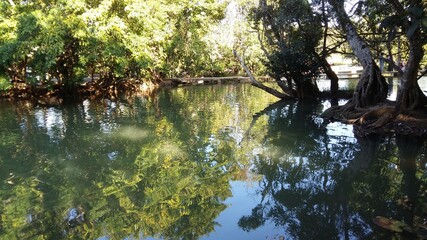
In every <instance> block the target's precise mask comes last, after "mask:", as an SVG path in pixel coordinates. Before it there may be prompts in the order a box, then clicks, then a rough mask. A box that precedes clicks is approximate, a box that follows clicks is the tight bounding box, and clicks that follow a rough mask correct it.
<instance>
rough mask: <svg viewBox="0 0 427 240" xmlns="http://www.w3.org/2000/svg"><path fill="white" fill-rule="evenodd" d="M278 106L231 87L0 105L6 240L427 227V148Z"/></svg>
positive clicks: (308, 235) (352, 233)
mask: <svg viewBox="0 0 427 240" xmlns="http://www.w3.org/2000/svg"><path fill="white" fill-rule="evenodd" d="M274 100H275V99H272V98H270V96H268V95H266V94H265V93H263V92H261V91H259V90H258V89H255V88H252V87H251V86H250V85H237V86H235V85H223V86H204V87H188V88H178V89H172V90H164V91H161V92H160V93H159V94H158V95H156V96H153V97H150V98H135V99H131V100H129V101H118V102H111V101H103V102H92V101H89V100H86V101H84V102H83V103H81V104H75V105H70V106H64V107H62V108H39V107H35V108H33V107H32V106H27V105H10V104H7V103H0V104H1V105H2V107H1V108H0V127H1V129H2V131H1V133H0V138H1V141H0V144H1V148H0V176H1V181H2V184H1V185H0V198H1V201H2V203H3V204H2V205H1V206H0V215H1V222H0V238H2V239H35V238H43V239H138V238H140V239H145V238H162V239H200V238H201V239H227V238H230V237H233V238H235V239H280V238H281V237H285V239H312V238H321V239H351V238H357V239H360V238H362V239H363V238H382V237H387V236H388V235H390V234H391V233H390V232H389V231H387V230H383V229H381V228H380V227H378V226H376V225H375V224H374V223H373V221H372V219H373V218H375V217H376V216H384V217H387V218H393V219H396V220H399V221H404V222H406V223H407V224H409V225H411V226H414V229H417V228H418V227H419V226H421V225H422V219H423V218H424V215H425V209H426V208H425V204H424V203H425V202H427V201H425V200H426V199H425V197H426V196H425V192H426V191H425V190H426V188H425V178H422V175H423V172H422V171H424V170H423V169H424V167H425V159H424V157H418V156H425V154H426V148H425V145H424V142H423V140H422V139H412V138H409V137H405V136H398V137H394V136H385V137H379V136H370V137H365V138H356V137H354V136H353V133H352V131H353V130H352V127H351V126H348V125H343V124H336V123H335V124H326V123H324V122H323V120H322V119H320V118H318V117H317V116H318V114H319V113H320V112H322V111H323V110H324V108H325V106H327V105H328V104H329V103H328V102H319V101H312V102H304V103H303V102H293V101H290V102H277V103H274ZM417 153H419V154H417ZM419 166H420V167H421V168H420V167H419ZM421 170H422V171H421ZM70 213H76V214H70ZM70 218H72V220H73V224H71V225H70V224H67V222H69V219H70ZM74 219H78V220H79V221H74Z"/></svg>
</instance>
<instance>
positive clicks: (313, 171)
mask: <svg viewBox="0 0 427 240" xmlns="http://www.w3.org/2000/svg"><path fill="white" fill-rule="evenodd" d="M319 108H321V103H320V102H311V103H307V102H304V103H303V102H300V103H296V102H277V103H274V104H272V105H270V106H268V107H267V108H265V109H264V110H262V111H260V112H259V113H257V114H255V115H254V117H253V122H252V124H251V127H253V126H254V125H256V121H257V119H258V118H260V117H261V116H262V115H266V116H268V119H269V120H268V122H269V134H268V137H269V140H268V141H270V143H271V146H272V148H275V149H276V150H277V149H279V150H278V151H279V152H276V153H275V156H274V157H272V156H263V157H262V158H261V159H259V161H256V162H255V171H256V172H257V173H258V174H261V175H262V176H263V178H262V180H261V182H260V190H259V192H260V194H261V195H262V198H261V201H260V202H259V203H258V205H257V206H256V207H254V208H253V209H252V213H251V214H250V215H245V216H242V217H241V218H240V220H239V222H238V225H239V226H240V227H241V228H242V229H243V230H245V231H248V232H251V231H253V230H255V229H257V228H259V227H262V226H263V225H264V224H266V223H268V222H273V223H274V224H275V225H276V226H277V227H280V228H284V229H285V231H286V237H285V239H288V238H291V239H383V238H391V237H392V236H394V237H397V238H399V239H412V238H414V237H416V236H417V235H418V237H420V238H426V237H427V235H426V232H425V226H426V225H425V217H426V216H427V208H426V206H427V205H426V204H425V203H426V200H427V198H426V190H427V188H426V174H425V173H424V171H425V162H426V160H425V155H426V153H427V150H426V146H425V141H424V139H421V138H418V137H411V136H377V135H370V136H367V137H361V138H354V141H351V140H350V141H349V139H348V138H347V139H345V141H342V140H343V138H342V137H345V136H341V137H340V136H336V135H335V136H333V135H328V134H326V132H325V129H327V128H328V127H326V128H322V127H319V126H320V125H319V122H318V121H317V120H316V118H315V117H313V114H310V111H313V110H314V111H315V110H316V109H319ZM312 113H313V112H312ZM313 129H315V130H314V131H313ZM249 131H250V130H249ZM377 216H381V217H382V216H384V218H387V219H392V221H393V223H394V224H402V225H405V226H406V225H407V226H408V228H406V229H404V230H402V229H400V231H401V232H400V233H396V232H394V231H396V228H395V229H392V230H390V227H388V226H385V225H384V224H378V225H376V224H375V223H374V221H373V219H374V218H375V217H377ZM393 230H394V231H393Z"/></svg>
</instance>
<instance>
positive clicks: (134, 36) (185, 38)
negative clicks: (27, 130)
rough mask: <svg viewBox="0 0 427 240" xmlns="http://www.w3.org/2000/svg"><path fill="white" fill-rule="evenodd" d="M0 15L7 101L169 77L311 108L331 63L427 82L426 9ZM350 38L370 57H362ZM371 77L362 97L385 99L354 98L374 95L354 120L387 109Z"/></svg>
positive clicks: (218, 5) (238, 6)
mask: <svg viewBox="0 0 427 240" xmlns="http://www.w3.org/2000/svg"><path fill="white" fill-rule="evenodd" d="M0 8H1V11H0V91H1V92H2V93H3V95H6V96H14V97H24V98H25V97H34V96H36V97H38V96H44V95H46V94H50V95H56V96H59V97H61V98H74V97H75V96H76V95H78V94H80V93H81V91H80V92H79V91H78V90H81V89H82V88H83V89H85V91H86V93H89V94H96V93H102V94H103V96H105V93H106V92H107V93H109V95H116V94H117V92H118V91H119V90H120V89H122V88H123V89H133V90H137V89H139V87H140V86H142V85H144V86H146V85H147V84H149V85H152V84H155V85H157V84H161V83H162V82H163V80H164V79H165V78H168V77H186V76H187V77H188V76H192V77H195V76H205V77H207V76H230V75H241V74H254V75H269V76H270V77H272V78H273V79H275V81H276V83H277V85H278V87H279V90H281V92H280V91H277V90H276V89H274V88H270V87H266V86H264V85H262V84H259V83H257V82H256V81H253V83H254V85H256V86H258V87H261V88H263V89H264V90H267V91H269V92H271V93H273V94H274V95H276V96H277V97H279V98H289V97H290V98H298V99H304V98H307V97H313V96H314V97H316V96H317V95H318V92H319V91H318V89H317V86H316V82H315V81H316V79H317V78H318V76H319V74H322V73H324V74H326V75H327V77H328V78H329V79H331V91H332V93H333V94H334V93H336V91H337V89H338V80H339V79H338V77H337V75H336V74H335V73H334V71H333V69H332V68H331V66H332V65H333V64H334V65H337V64H342V63H340V62H337V61H334V62H333V63H332V62H331V59H332V58H331V57H332V56H336V55H340V56H342V58H343V59H347V60H350V61H352V64H354V65H362V66H363V68H364V71H365V72H372V71H373V70H372V69H374V68H375V67H373V65H372V64H370V63H369V64H367V63H366V62H370V61H372V63H374V65H375V66H376V68H378V66H379V65H381V68H382V69H381V70H384V63H385V64H386V67H385V68H386V69H387V70H389V71H395V72H396V75H397V76H398V77H400V78H401V79H407V78H408V76H404V73H408V74H409V71H404V70H405V66H406V64H408V66H409V65H410V66H411V74H412V73H413V72H415V73H416V74H418V73H419V74H425V72H423V69H424V68H425V66H426V63H427V60H426V57H425V56H424V54H423V52H424V50H425V49H426V42H427V40H426V38H427V37H426V29H427V17H426V16H427V14H426V3H425V2H423V1H422V0H411V1H397V0H384V1H335V0H311V1H308V0H287V1H284V0H281V1H267V0H260V1H257V0H224V1H218V0H200V1H190V0H187V1H175V0H163V1H157V0H147V1H141V0H98V1H85V0H73V1H65V0H58V1H30V0H27V1H20V2H18V1H14V0H8V1H6V0H4V1H2V2H1V3H0ZM340 13H341V14H340ZM343 14H344V15H343ZM348 26H350V28H353V32H354V34H355V36H356V37H357V38H356V39H358V42H359V43H360V44H361V45H360V44H359V46H362V47H361V49H367V51H365V52H363V51H362V52H361V51H358V50H357V49H356V48H355V47H356V45H357V44H356V45H355V44H354V42H355V41H353V39H352V38H351V36H352V35H351V34H350V33H349V30H348V29H349V28H348ZM350 32H351V31H350ZM354 34H353V35H354ZM414 39H415V42H416V43H417V47H418V48H417V49H415V50H414V48H413V45H414V44H413V43H414V41H413V40H414ZM352 43H353V44H352ZM233 50H234V53H235V54H233ZM411 50H412V52H413V51H416V52H421V54H418V55H417V56H416V59H415V60H416V64H410V63H413V62H414V61H413V60H414V56H412V55H411ZM363 54H364V56H362V55H363ZM236 56H237V58H238V59H239V60H241V61H240V62H239V61H238V60H237V59H236ZM363 58H364V59H363ZM346 63H348V61H346ZM241 65H245V67H247V69H246V73H245V72H243V71H242V68H241ZM404 65H405V66H404ZM371 75H375V74H371ZM379 75H381V73H380V74H379ZM364 77H365V78H366V77H367V82H366V84H364V85H369V86H371V85H378V86H377V87H376V88H377V89H374V90H372V89H362V88H361V89H359V90H357V89H356V93H358V92H363V91H364V92H365V95H363V94H359V95H360V96H358V97H357V99H353V100H354V101H352V102H353V103H354V104H353V105H354V106H352V107H351V108H350V109H351V110H354V107H369V106H371V105H375V104H377V103H378V102H382V101H384V99H385V98H384V96H386V90H384V89H385V83H384V80H383V79H381V77H376V78H375V77H374V78H372V77H371V76H366V74H365V76H364ZM362 78H363V77H362ZM369 78H371V79H369ZM87 82H90V83H89V84H86V85H87V86H85V87H83V84H85V83H87ZM360 82H361V83H363V82H364V80H363V79H361V81H360ZM378 82H379V83H378ZM413 82H414V80H411V85H414V84H413ZM415 85H416V84H415ZM361 87H363V86H361ZM89 88H90V91H88V89H89ZM417 90H418V89H417ZM366 93H370V94H369V95H370V96H376V97H374V98H373V99H369V97H367V96H366ZM418 93H419V91H418V92H417V94H418ZM418 95H420V96H419V97H415V98H418V99H421V100H412V101H409V102H405V103H403V104H402V106H403V108H405V109H406V108H409V109H413V108H418V107H420V106H424V103H425V96H424V95H423V94H418ZM402 96H403V95H402ZM411 96H412V95H411ZM411 96H410V97H408V98H411ZM398 97H399V96H398ZM371 98H372V97H371ZM412 98H414V97H412ZM398 102H399V100H398ZM414 102H415V103H414ZM353 112H354V111H353Z"/></svg>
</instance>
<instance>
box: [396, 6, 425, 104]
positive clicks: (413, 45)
mask: <svg viewBox="0 0 427 240" xmlns="http://www.w3.org/2000/svg"><path fill="white" fill-rule="evenodd" d="M416 2H418V4H419V6H420V5H421V2H420V1H416ZM420 8H421V6H420ZM396 10H397V11H398V12H403V11H404V9H403V8H402V7H400V6H397V7H396ZM412 24H415V23H412ZM409 26H411V25H410V22H409V20H406V21H405V23H404V27H405V28H408V27H409ZM411 27H412V26H411ZM421 34H422V33H421V30H420V28H418V29H417V30H416V31H415V32H414V33H413V34H412V35H411V36H407V37H408V42H409V58H408V63H407V64H406V66H405V70H404V71H403V74H402V76H401V78H400V85H399V88H398V92H397V99H396V109H397V110H398V111H399V112H405V111H407V110H414V109H417V108H421V107H424V105H425V104H426V103H427V97H426V96H425V95H424V93H423V92H422V91H421V89H420V86H419V85H418V69H419V67H420V62H421V60H422V59H423V56H424V50H423V43H422V42H421V41H422V40H421V39H422V35H421Z"/></svg>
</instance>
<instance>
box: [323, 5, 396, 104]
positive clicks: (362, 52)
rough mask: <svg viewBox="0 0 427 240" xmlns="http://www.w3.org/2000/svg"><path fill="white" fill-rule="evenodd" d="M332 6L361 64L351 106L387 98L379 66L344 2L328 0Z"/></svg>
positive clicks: (377, 101) (385, 85)
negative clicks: (361, 67) (361, 71)
mask: <svg viewBox="0 0 427 240" xmlns="http://www.w3.org/2000/svg"><path fill="white" fill-rule="evenodd" d="M328 2H329V4H331V6H332V7H333V9H334V11H335V13H336V16H337V19H338V22H339V24H340V25H341V27H342V29H343V30H344V31H345V33H346V38H347V41H348V44H349V45H350V47H351V49H352V50H353V53H354V54H355V56H356V57H357V59H358V61H359V63H360V64H361V65H362V66H363V73H362V76H361V78H360V79H359V83H358V84H357V88H356V90H355V91H354V94H353V98H352V100H351V101H349V103H348V104H349V105H351V106H352V107H351V108H348V107H347V108H346V109H349V110H351V109H354V108H366V107H369V106H374V105H377V104H378V103H381V102H383V101H385V100H386V99H387V91H388V87H387V82H386V80H385V78H384V77H383V76H382V75H381V71H380V69H379V67H378V66H377V65H376V63H375V61H374V59H373V58H372V54H371V52H370V50H369V47H368V45H367V44H366V43H365V42H364V41H363V40H362V39H361V38H360V36H359V34H358V33H357V31H356V28H355V26H354V25H353V23H352V22H351V21H350V17H349V16H348V14H347V12H346V11H345V8H344V2H343V1H340V0H328Z"/></svg>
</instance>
